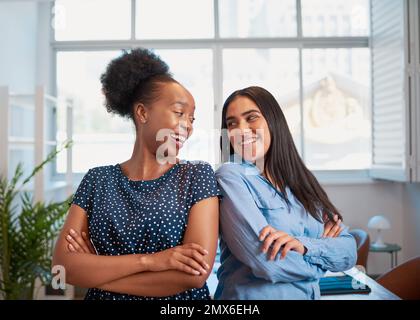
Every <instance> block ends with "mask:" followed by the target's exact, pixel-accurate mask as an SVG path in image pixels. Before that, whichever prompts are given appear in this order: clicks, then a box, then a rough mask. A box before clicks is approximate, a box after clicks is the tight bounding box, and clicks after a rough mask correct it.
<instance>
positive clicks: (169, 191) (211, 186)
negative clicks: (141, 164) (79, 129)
mask: <svg viewBox="0 0 420 320" xmlns="http://www.w3.org/2000/svg"><path fill="white" fill-rule="evenodd" d="M220 194H221V193H220V190H219V188H218V186H217V182H216V178H215V175H214V171H213V169H212V167H211V166H210V165H209V164H208V163H206V162H201V161H200V162H195V161H194V162H191V161H180V162H179V163H177V164H175V165H174V166H173V167H172V168H171V169H169V171H167V172H166V173H165V174H163V175H162V176H160V177H159V178H157V179H154V180H138V181H133V180H130V179H129V178H128V177H127V176H125V175H124V173H123V172H122V170H121V166H120V165H119V164H116V165H110V166H102V167H96V168H93V169H90V170H89V171H88V172H87V173H86V175H85V176H84V177H83V180H82V182H81V183H80V185H79V187H78V189H77V191H76V193H75V195H74V197H73V200H72V203H74V204H76V205H78V206H80V207H81V208H83V209H84V210H85V211H86V213H87V218H88V224H89V234H90V237H91V239H92V242H93V244H94V245H95V248H96V250H97V252H98V254H100V255H123V254H138V253H142V254H145V253H155V252H159V251H161V250H165V249H168V248H171V247H174V246H177V245H180V244H182V239H183V236H184V232H185V229H186V227H187V222H188V213H189V211H190V209H191V207H192V206H193V205H194V204H195V203H196V202H198V201H200V200H203V199H205V198H209V197H214V196H220ZM209 298H210V296H209V290H208V288H207V285H204V286H203V287H202V288H200V289H191V290H187V291H185V292H181V293H178V294H176V295H174V296H169V297H160V298H155V297H140V296H133V295H128V294H118V293H113V292H108V291H104V290H100V289H96V288H91V289H89V291H88V293H87V295H86V299H113V300H154V299H163V300H172V299H174V300H190V299H209Z"/></svg>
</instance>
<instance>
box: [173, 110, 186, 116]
mask: <svg viewBox="0 0 420 320" xmlns="http://www.w3.org/2000/svg"><path fill="white" fill-rule="evenodd" d="M175 114H176V115H177V116H178V117H182V116H183V115H184V113H183V112H178V111H175Z"/></svg>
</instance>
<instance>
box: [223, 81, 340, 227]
mask: <svg viewBox="0 0 420 320" xmlns="http://www.w3.org/2000/svg"><path fill="white" fill-rule="evenodd" d="M237 97H247V98H249V99H251V100H252V101H254V103H255V104H256V105H257V106H258V107H259V109H260V110H261V113H262V115H263V116H264V118H265V120H266V121H267V124H268V128H269V130H270V135H271V144H270V147H269V149H268V151H267V154H266V155H265V157H264V174H265V176H266V177H271V179H272V180H273V181H271V183H272V184H273V185H274V186H275V187H276V188H278V189H280V191H281V192H282V196H283V198H284V199H285V200H286V201H287V202H288V203H289V200H288V198H287V193H286V187H289V188H290V191H291V192H292V193H293V195H294V196H295V197H296V198H297V199H298V200H299V201H300V203H301V204H302V205H303V206H304V208H305V209H306V211H307V212H309V214H310V215H311V216H313V217H314V218H315V219H316V220H318V221H320V222H324V219H323V215H324V214H326V215H327V216H328V219H329V220H332V219H333V217H334V215H335V214H336V215H338V218H339V219H341V220H342V216H341V214H340V213H339V212H338V210H337V208H336V207H335V206H334V205H333V204H332V203H331V201H330V200H329V198H328V196H327V194H326V192H325V191H324V189H323V188H322V187H321V185H320V184H319V182H318V181H317V180H316V178H315V176H314V175H313V174H312V173H311V172H310V171H309V169H308V168H307V167H306V166H305V164H304V163H303V161H302V159H301V157H300V156H299V153H298V151H297V149H296V146H295V143H294V141H293V138H292V134H291V133H290V130H289V127H288V125H287V121H286V118H285V116H284V114H283V112H282V110H281V108H280V105H279V104H278V102H277V101H276V99H275V98H274V97H273V95H272V94H271V93H270V92H268V91H267V90H265V89H264V88H261V87H257V86H252V87H248V88H245V89H241V90H237V91H235V92H233V93H232V94H231V95H230V96H229V97H228V98H227V99H226V101H225V103H224V105H223V111H222V135H227V124H226V113H227V109H228V107H229V105H230V103H231V102H232V101H233V100H234V99H235V98H237ZM221 141H229V139H228V138H227V137H223V136H222V139H221ZM227 144H228V145H229V147H228V148H229V151H228V150H223V149H224V148H226V146H223V145H222V143H221V148H222V156H223V155H224V154H226V151H228V152H229V155H232V154H233V153H234V150H233V148H232V146H231V145H230V143H227ZM224 152H225V153H224ZM223 160H226V159H223Z"/></svg>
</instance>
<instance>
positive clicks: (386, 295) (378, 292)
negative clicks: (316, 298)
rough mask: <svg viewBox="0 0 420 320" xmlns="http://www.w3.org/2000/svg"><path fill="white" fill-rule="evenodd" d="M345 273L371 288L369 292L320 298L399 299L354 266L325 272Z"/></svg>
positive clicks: (322, 297)
mask: <svg viewBox="0 0 420 320" xmlns="http://www.w3.org/2000/svg"><path fill="white" fill-rule="evenodd" d="M343 274H347V275H349V276H351V277H352V278H354V279H355V280H357V281H358V282H359V283H360V284H365V285H367V286H369V287H370V289H371V290H372V291H371V292H370V293H369V294H337V295H328V296H321V300H401V299H400V298H399V297H398V296H396V295H395V294H393V293H392V292H391V291H389V290H388V289H386V288H384V287H383V286H381V285H380V284H379V283H377V282H376V281H375V280H373V279H372V278H370V277H369V276H367V275H366V274H365V273H363V272H361V271H360V270H359V269H357V268H356V267H353V268H352V269H350V270H347V271H344V272H337V273H327V276H328V275H330V276H333V275H334V276H335V275H343Z"/></svg>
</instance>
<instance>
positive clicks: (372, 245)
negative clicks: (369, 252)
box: [371, 242, 386, 249]
mask: <svg viewBox="0 0 420 320" xmlns="http://www.w3.org/2000/svg"><path fill="white" fill-rule="evenodd" d="M371 247H373V248H378V249H379V248H385V247H386V244H385V243H383V242H379V243H376V242H374V243H372V244H371Z"/></svg>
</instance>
